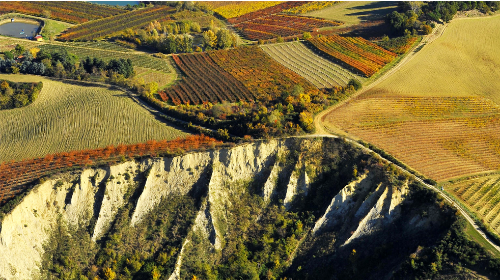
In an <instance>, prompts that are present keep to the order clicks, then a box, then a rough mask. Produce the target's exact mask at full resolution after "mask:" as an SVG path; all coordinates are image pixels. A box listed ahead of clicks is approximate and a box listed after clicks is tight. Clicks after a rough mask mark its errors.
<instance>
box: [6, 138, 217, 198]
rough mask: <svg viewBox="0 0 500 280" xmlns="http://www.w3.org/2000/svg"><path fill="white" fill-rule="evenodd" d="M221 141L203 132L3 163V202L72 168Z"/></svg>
mask: <svg viewBox="0 0 500 280" xmlns="http://www.w3.org/2000/svg"><path fill="white" fill-rule="evenodd" d="M214 144H215V145H220V144H221V142H220V141H217V140H215V139H213V138H210V137H208V136H204V135H196V136H188V137H186V138H184V139H181V138H177V139H175V140H171V141H166V140H163V141H154V140H152V141H148V142H146V143H139V144H133V145H118V146H108V147H106V148H101V149H94V150H82V151H71V152H67V153H57V154H50V155H47V156H45V157H44V158H36V159H30V160H24V161H19V162H11V163H1V164H0V205H3V204H5V203H6V202H7V201H8V200H10V199H12V198H13V197H14V196H15V195H16V194H18V193H20V192H22V191H23V190H25V189H26V188H28V187H29V185H28V184H29V183H31V182H34V181H36V180H37V179H39V178H41V177H43V176H46V175H49V174H52V173H54V172H57V171H60V170H64V169H68V168H71V167H85V166H89V165H99V164H111V163H113V162H118V161H119V160H120V158H122V157H124V156H128V157H135V156H145V155H151V156H157V155H162V154H170V153H176V152H178V151H188V150H197V149H200V148H208V147H211V146H213V145H214Z"/></svg>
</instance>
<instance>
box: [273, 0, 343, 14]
mask: <svg viewBox="0 0 500 280" xmlns="http://www.w3.org/2000/svg"><path fill="white" fill-rule="evenodd" d="M339 2H340V1H312V2H309V3H306V4H304V5H301V6H298V7H294V8H290V9H286V10H284V11H283V12H284V13H289V14H304V13H308V12H312V11H317V10H321V9H324V8H327V7H330V6H333V5H335V4H338V3H339Z"/></svg>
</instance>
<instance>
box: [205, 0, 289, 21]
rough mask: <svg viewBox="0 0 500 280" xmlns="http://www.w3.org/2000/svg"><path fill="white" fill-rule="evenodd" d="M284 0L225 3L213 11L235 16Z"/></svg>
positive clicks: (224, 15) (229, 16)
mask: <svg viewBox="0 0 500 280" xmlns="http://www.w3.org/2000/svg"><path fill="white" fill-rule="evenodd" d="M283 2H284V1H255V2H253V1H251V2H241V3H237V4H230V5H225V6H222V7H218V8H216V9H214V12H216V13H218V14H220V15H221V16H223V17H225V18H235V17H239V16H242V15H245V14H248V13H251V12H255V11H258V10H262V9H265V8H268V7H272V6H276V5H278V4H280V3H283Z"/></svg>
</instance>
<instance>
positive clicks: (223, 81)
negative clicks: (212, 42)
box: [160, 53, 253, 104]
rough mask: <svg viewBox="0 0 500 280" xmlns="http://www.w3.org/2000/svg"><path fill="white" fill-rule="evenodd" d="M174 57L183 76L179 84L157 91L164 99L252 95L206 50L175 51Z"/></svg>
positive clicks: (211, 99) (221, 98) (200, 100)
mask: <svg viewBox="0 0 500 280" xmlns="http://www.w3.org/2000/svg"><path fill="white" fill-rule="evenodd" d="M173 59H174V61H175V63H176V64H177V66H178V67H179V69H180V70H181V71H182V73H183V74H184V77H183V78H182V81H181V82H180V83H179V84H177V85H175V86H173V87H171V88H169V89H167V90H165V92H164V94H160V96H161V97H162V99H163V101H167V99H170V100H172V101H173V102H174V103H176V104H180V103H188V102H189V103H191V104H201V103H203V102H211V103H218V102H222V101H231V102H235V101H240V100H252V99H253V96H252V94H251V93H250V91H249V90H248V89H247V88H245V86H244V85H243V84H242V83H241V82H239V81H238V80H236V79H235V78H234V77H233V76H231V75H230V74H229V73H227V72H226V71H224V70H223V69H222V68H220V67H219V66H218V65H217V64H215V63H214V61H213V60H212V59H211V58H210V57H209V56H208V55H207V54H206V53H203V54H187V55H174V56H173Z"/></svg>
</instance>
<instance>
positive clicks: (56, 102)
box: [0, 74, 187, 162]
mask: <svg viewBox="0 0 500 280" xmlns="http://www.w3.org/2000/svg"><path fill="white" fill-rule="evenodd" d="M0 79H8V80H11V81H18V82H19V81H25V82H39V81H43V85H44V86H43V89H42V91H41V93H40V94H39V97H38V99H37V100H36V101H35V102H33V103H32V104H31V105H29V106H27V107H24V108H19V109H14V110H3V111H0V119H1V120H2V121H1V122H0V162H3V161H10V160H21V159H25V158H35V157H44V156H45V155H46V154H51V153H56V152H69V151H73V150H82V149H92V148H99V147H106V146H108V145H117V144H120V143H123V144H134V143H139V142H145V141H148V140H153V139H155V140H163V139H167V140H168V139H174V138H176V137H181V136H184V135H187V134H186V133H185V132H182V131H180V130H177V129H175V128H172V127H170V126H168V125H166V124H164V123H162V122H160V121H158V120H156V119H155V118H154V117H153V116H152V115H151V114H150V113H148V112H147V111H146V110H144V109H143V108H142V107H140V106H139V105H138V104H136V103H134V102H133V101H132V100H131V99H130V98H129V97H128V96H126V95H125V94H124V93H123V92H122V91H119V90H113V89H109V88H107V87H96V86H88V85H86V86H82V85H75V84H69V83H63V82H58V81H54V80H50V79H46V78H42V77H38V76H30V75H5V74H3V75H0Z"/></svg>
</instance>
